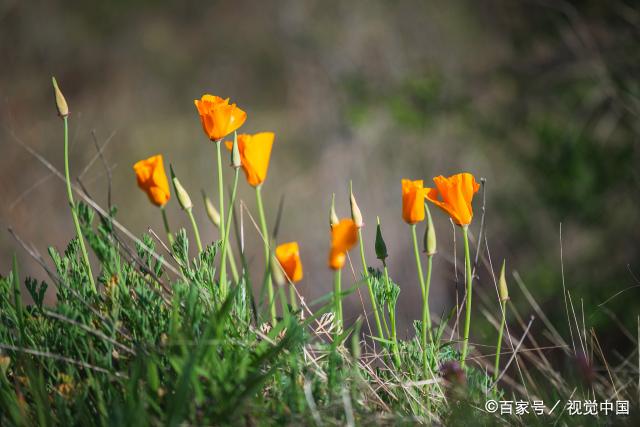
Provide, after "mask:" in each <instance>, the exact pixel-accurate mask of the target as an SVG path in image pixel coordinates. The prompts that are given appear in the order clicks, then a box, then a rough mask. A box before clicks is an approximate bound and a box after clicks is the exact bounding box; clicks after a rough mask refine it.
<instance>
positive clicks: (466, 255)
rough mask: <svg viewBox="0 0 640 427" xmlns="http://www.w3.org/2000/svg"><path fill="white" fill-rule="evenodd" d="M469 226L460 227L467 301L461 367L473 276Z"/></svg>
mask: <svg viewBox="0 0 640 427" xmlns="http://www.w3.org/2000/svg"><path fill="white" fill-rule="evenodd" d="M468 229H469V226H468V225H465V226H463V227H462V236H463V237H464V265H465V268H466V277H467V301H466V309H465V312H466V313H465V322H464V339H463V341H462V357H461V358H462V362H461V365H462V368H464V367H465V364H466V360H467V351H468V346H469V326H470V325H471V294H472V292H471V289H472V288H471V285H472V283H473V277H472V276H471V255H470V254H469V236H468Z"/></svg>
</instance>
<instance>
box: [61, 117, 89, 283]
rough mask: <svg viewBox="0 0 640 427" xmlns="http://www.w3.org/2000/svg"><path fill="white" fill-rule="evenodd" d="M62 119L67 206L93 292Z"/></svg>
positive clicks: (67, 142)
mask: <svg viewBox="0 0 640 427" xmlns="http://www.w3.org/2000/svg"><path fill="white" fill-rule="evenodd" d="M63 121H64V176H65V179H66V181H67V198H68V199H69V206H70V207H71V216H72V217H73V225H74V226H75V228H76V235H77V236H78V241H79V242H80V249H81V250H82V258H83V260H84V264H85V268H86V269H87V275H88V276H89V282H90V283H91V289H92V290H93V292H97V289H96V284H95V282H94V280H93V273H92V272H91V264H90V263H89V254H87V248H86V247H85V245H84V238H83V237H82V232H81V231H80V220H78V212H77V211H76V206H75V203H74V202H73V192H72V191H71V177H70V174H69V120H68V118H67V117H66V116H65V117H63Z"/></svg>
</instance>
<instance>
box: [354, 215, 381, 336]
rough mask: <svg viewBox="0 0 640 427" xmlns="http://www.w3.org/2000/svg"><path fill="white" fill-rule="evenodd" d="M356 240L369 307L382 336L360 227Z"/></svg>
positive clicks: (379, 334)
mask: <svg viewBox="0 0 640 427" xmlns="http://www.w3.org/2000/svg"><path fill="white" fill-rule="evenodd" d="M358 240H359V241H360V259H361V261H362V272H363V273H364V277H365V279H366V280H367V288H368V289H369V299H371V308H372V309H373V316H374V317H375V319H376V328H377V329H378V336H379V337H380V338H384V333H383V332H382V325H381V324H380V314H379V313H378V304H377V303H376V299H375V297H374V295H373V284H372V283H371V277H370V276H369V270H368V269H367V260H366V259H365V256H364V243H363V241H362V228H358Z"/></svg>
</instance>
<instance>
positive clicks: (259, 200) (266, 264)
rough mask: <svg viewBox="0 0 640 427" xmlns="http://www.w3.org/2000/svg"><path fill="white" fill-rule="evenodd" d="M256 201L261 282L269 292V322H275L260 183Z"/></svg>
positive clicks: (267, 235)
mask: <svg viewBox="0 0 640 427" xmlns="http://www.w3.org/2000/svg"><path fill="white" fill-rule="evenodd" d="M256 202H257V204H258V215H259V216H260V230H261V233H262V240H263V244H264V277H263V280H262V283H266V284H267V292H268V294H269V311H270V312H271V323H273V324H274V325H275V323H276V306H275V304H274V301H273V299H274V295H273V283H272V282H271V275H270V274H269V265H270V263H269V231H268V230H267V220H266V219H265V216H264V205H263V204H262V185H258V186H257V187H256Z"/></svg>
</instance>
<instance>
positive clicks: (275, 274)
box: [271, 255, 287, 286]
mask: <svg viewBox="0 0 640 427" xmlns="http://www.w3.org/2000/svg"><path fill="white" fill-rule="evenodd" d="M271 280H273V283H275V284H276V285H278V286H284V285H285V284H286V283H287V278H286V277H285V276H284V272H283V271H282V266H281V265H280V263H279V262H278V260H277V259H276V257H275V256H274V255H271Z"/></svg>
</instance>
